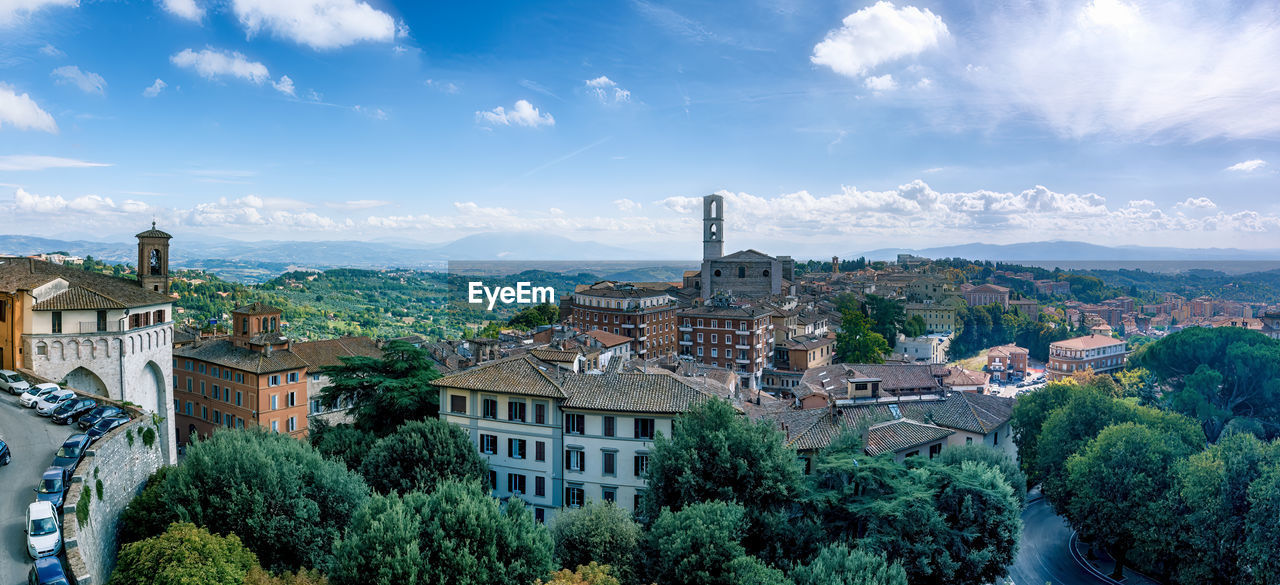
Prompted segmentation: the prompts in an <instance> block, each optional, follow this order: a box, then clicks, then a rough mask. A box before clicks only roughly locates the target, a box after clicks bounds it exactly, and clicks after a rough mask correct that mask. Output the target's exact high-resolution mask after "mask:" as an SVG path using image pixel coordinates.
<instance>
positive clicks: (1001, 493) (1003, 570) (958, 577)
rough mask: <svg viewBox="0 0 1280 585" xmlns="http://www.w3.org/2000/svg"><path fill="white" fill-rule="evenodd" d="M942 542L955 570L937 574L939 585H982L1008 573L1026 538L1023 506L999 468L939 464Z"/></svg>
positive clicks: (972, 463)
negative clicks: (1023, 525)
mask: <svg viewBox="0 0 1280 585" xmlns="http://www.w3.org/2000/svg"><path fill="white" fill-rule="evenodd" d="M934 473H935V475H936V476H937V477H938V478H939V483H940V485H939V487H938V492H937V496H936V500H935V501H936V505H937V510H938V512H939V513H940V514H941V515H942V517H943V521H944V522H945V523H946V525H947V527H948V528H949V530H948V532H947V533H946V534H945V537H944V539H943V543H944V544H943V546H945V547H946V549H947V551H948V552H949V553H950V555H951V557H952V559H953V560H954V561H955V571H954V572H952V573H950V574H945V573H943V574H939V573H933V577H934V581H933V582H935V583H959V584H969V585H981V584H983V583H994V582H996V580H997V579H998V578H1001V577H1004V576H1006V575H1008V567H1009V565H1012V564H1013V561H1014V559H1015V558H1017V553H1018V542H1019V540H1020V537H1021V535H1022V503H1021V502H1020V501H1019V500H1018V499H1017V497H1015V496H1014V491H1013V488H1012V487H1010V486H1009V483H1008V482H1007V481H1005V476H1004V474H1003V473H1002V472H1001V471H1000V468H998V467H994V466H990V465H987V464H986V463H984V462H982V461H963V462H961V463H960V464H959V465H958V466H956V465H952V466H935V470H934Z"/></svg>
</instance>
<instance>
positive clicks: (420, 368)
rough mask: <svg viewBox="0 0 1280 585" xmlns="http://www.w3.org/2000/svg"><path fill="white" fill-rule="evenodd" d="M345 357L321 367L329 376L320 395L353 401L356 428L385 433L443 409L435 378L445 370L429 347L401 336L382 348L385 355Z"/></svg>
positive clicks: (325, 400) (327, 399) (332, 400)
mask: <svg viewBox="0 0 1280 585" xmlns="http://www.w3.org/2000/svg"><path fill="white" fill-rule="evenodd" d="M340 359H341V360H342V365H338V366H325V367H323V368H321V369H320V371H321V373H323V374H324V375H326V376H328V377H329V380H330V384H329V386H327V387H325V388H324V390H323V391H322V393H321V395H320V396H321V398H320V399H321V401H322V402H323V403H324V404H325V406H330V407H332V406H334V405H337V404H348V403H349V404H351V405H352V407H351V414H352V416H353V417H354V419H355V426H356V428H358V429H361V430H366V431H370V432H373V433H374V434H377V435H378V436H383V435H387V434H390V433H391V432H392V431H394V430H395V429H397V428H399V427H400V425H401V424H404V423H405V422H406V421H411V420H421V419H424V418H434V417H435V416H436V415H437V414H438V413H439V410H440V394H439V391H437V390H436V388H435V387H434V386H432V385H431V381H432V380H435V379H436V378H439V377H440V374H439V372H437V371H436V368H435V364H434V362H432V361H431V358H430V357H429V356H428V354H427V351H426V350H425V349H421V348H418V347H414V346H413V345H411V344H409V343H408V342H405V341H398V340H397V341H389V342H387V344H386V345H384V346H383V347H382V357H381V358H371V357H365V356H350V357H342V358H340Z"/></svg>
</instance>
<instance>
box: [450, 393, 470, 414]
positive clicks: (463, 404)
mask: <svg viewBox="0 0 1280 585" xmlns="http://www.w3.org/2000/svg"><path fill="white" fill-rule="evenodd" d="M449 411H450V412H456V413H458V414H467V397H466V396H458V395H456V394H450V395H449Z"/></svg>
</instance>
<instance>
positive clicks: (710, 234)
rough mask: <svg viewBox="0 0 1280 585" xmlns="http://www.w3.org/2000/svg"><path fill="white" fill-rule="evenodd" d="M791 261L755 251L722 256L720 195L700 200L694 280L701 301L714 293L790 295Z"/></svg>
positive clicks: (722, 225) (759, 295)
mask: <svg viewBox="0 0 1280 585" xmlns="http://www.w3.org/2000/svg"><path fill="white" fill-rule="evenodd" d="M794 271H795V261H794V260H792V259H791V257H790V256H778V257H776V258H775V257H773V256H769V255H768V254H764V253H762V252H757V251H755V250H742V251H739V252H734V253H732V254H729V255H727V256H726V255H725V254H724V196H722V195H707V196H705V197H703V198H702V270H701V271H700V272H699V273H698V276H697V279H696V280H694V282H695V288H696V289H697V290H698V291H699V294H700V296H701V297H702V298H704V299H709V298H711V297H712V296H713V295H715V294H716V293H724V294H729V295H733V296H737V297H763V296H769V295H777V294H790V293H791V292H793V291H792V288H793V287H792V280H793V274H794Z"/></svg>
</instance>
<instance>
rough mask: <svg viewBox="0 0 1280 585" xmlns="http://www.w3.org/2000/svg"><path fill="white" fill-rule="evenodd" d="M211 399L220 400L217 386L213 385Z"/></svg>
mask: <svg viewBox="0 0 1280 585" xmlns="http://www.w3.org/2000/svg"><path fill="white" fill-rule="evenodd" d="M213 399H214V400H222V389H221V388H219V387H218V385H217V384H214V385H213Z"/></svg>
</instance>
